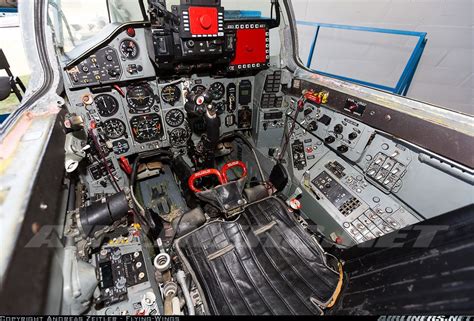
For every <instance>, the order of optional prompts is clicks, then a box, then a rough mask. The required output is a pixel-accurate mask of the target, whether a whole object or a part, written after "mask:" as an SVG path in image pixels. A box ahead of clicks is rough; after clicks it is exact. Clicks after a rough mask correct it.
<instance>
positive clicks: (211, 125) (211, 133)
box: [184, 90, 221, 167]
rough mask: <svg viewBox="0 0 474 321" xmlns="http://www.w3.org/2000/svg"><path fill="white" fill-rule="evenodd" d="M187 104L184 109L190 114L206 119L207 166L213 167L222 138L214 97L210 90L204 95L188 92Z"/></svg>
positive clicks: (205, 152) (204, 137) (205, 145)
mask: <svg viewBox="0 0 474 321" xmlns="http://www.w3.org/2000/svg"><path fill="white" fill-rule="evenodd" d="M186 99H187V102H186V104H185V105H184V108H185V109H186V111H187V112H188V113H190V114H191V115H194V116H197V117H204V121H205V123H206V135H205V136H203V137H202V143H203V147H204V151H203V154H204V157H205V165H206V166H207V167H213V161H214V151H215V150H216V148H217V144H218V142H219V138H220V127H221V120H220V118H219V116H218V115H217V107H216V104H214V103H213V100H214V98H213V95H212V93H211V92H210V91H209V90H206V91H204V92H203V93H199V94H198V93H194V92H192V91H188V93H187V95H186Z"/></svg>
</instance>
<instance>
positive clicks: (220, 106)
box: [216, 101, 225, 115]
mask: <svg viewBox="0 0 474 321" xmlns="http://www.w3.org/2000/svg"><path fill="white" fill-rule="evenodd" d="M216 110H217V114H218V115H222V114H223V113H224V112H225V103H224V102H223V101H221V102H219V103H217V104H216Z"/></svg>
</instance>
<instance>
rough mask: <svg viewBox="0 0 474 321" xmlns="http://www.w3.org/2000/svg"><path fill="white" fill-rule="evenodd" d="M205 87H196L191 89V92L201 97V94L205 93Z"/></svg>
mask: <svg viewBox="0 0 474 321" xmlns="http://www.w3.org/2000/svg"><path fill="white" fill-rule="evenodd" d="M206 89H207V88H206V87H204V86H203V85H196V86H194V87H193V89H191V91H192V92H193V93H194V94H196V95H197V96H199V95H202V93H203V92H205V91H206Z"/></svg>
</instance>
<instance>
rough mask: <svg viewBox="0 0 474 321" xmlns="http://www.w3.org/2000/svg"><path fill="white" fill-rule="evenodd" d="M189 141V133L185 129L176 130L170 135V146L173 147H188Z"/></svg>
mask: <svg viewBox="0 0 474 321" xmlns="http://www.w3.org/2000/svg"><path fill="white" fill-rule="evenodd" d="M188 139H189V131H187V130H186V129H184V128H175V129H173V130H172V131H171V133H170V144H171V146H173V147H178V146H184V145H186V143H187V142H188Z"/></svg>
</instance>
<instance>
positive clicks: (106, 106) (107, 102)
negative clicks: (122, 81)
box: [94, 94, 119, 117]
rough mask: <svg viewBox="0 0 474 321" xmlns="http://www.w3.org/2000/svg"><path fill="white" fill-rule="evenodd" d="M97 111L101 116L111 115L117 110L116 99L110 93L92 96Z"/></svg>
mask: <svg viewBox="0 0 474 321" xmlns="http://www.w3.org/2000/svg"><path fill="white" fill-rule="evenodd" d="M94 102H95V105H96V106H97V111H98V112H99V115H101V116H102V117H112V116H113V115H115V114H116V113H117V112H118V110H119V104H118V101H117V99H115V97H113V96H111V95H107V94H103V95H98V96H96V97H95V98H94Z"/></svg>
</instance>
